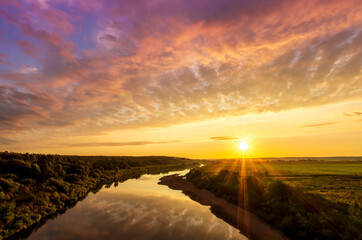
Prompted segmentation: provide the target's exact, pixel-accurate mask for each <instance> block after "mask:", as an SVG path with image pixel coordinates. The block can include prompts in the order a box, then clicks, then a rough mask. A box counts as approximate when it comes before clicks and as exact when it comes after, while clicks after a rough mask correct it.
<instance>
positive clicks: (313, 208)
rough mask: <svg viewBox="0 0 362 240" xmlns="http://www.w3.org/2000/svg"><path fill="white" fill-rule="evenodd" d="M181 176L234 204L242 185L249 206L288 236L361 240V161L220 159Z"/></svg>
mask: <svg viewBox="0 0 362 240" xmlns="http://www.w3.org/2000/svg"><path fill="white" fill-rule="evenodd" d="M187 178H188V180H189V181H191V182H192V183H193V184H194V185H195V186H197V187H199V188H205V189H207V190H210V191H212V192H213V193H215V194H216V195H217V196H219V197H222V198H224V199H226V200H228V201H230V202H232V203H235V204H240V200H241V199H240V192H242V191H241V189H243V188H244V189H247V192H248V200H247V201H248V206H249V209H250V210H251V211H252V212H254V213H255V214H256V215H257V216H259V217H260V218H262V219H263V220H264V221H267V222H269V223H270V224H271V225H274V226H275V227H277V228H279V229H280V230H282V231H283V232H285V234H286V235H287V236H289V237H290V238H291V239H305V237H306V236H311V238H310V239H362V233H361V231H360V230H358V229H360V227H361V226H362V222H361V219H362V211H361V209H362V208H361V207H362V203H361V199H362V162H361V161H284V162H283V161H241V160H223V161H219V162H216V163H215V164H212V165H208V166H205V167H202V168H199V169H195V170H193V171H191V172H190V174H188V175H187ZM243 191H245V190H243ZM280 196H284V197H280ZM244 201H245V200H244ZM313 226H314V227H313ZM335 226H342V227H339V229H338V230H334V229H335ZM321 229H322V230H321ZM333 232H334V233H333Z"/></svg>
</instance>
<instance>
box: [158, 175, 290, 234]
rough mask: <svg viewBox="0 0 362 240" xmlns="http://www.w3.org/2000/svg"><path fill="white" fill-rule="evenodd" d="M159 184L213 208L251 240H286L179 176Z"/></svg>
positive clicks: (254, 219)
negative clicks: (179, 191)
mask: <svg viewBox="0 0 362 240" xmlns="http://www.w3.org/2000/svg"><path fill="white" fill-rule="evenodd" d="M158 184H162V185H166V186H168V187H169V188H171V189H174V190H182V192H183V193H184V194H185V195H187V196H189V197H190V198H191V199H192V200H194V201H197V202H199V203H200V204H202V205H207V206H211V207H210V208H211V212H212V213H213V214H215V215H216V216H217V217H219V218H221V219H223V220H224V221H226V222H227V223H229V224H231V225H233V226H234V227H237V228H238V229H239V230H240V232H241V233H242V234H244V235H245V236H247V237H248V238H249V239H251V240H286V239H288V238H286V237H285V236H284V235H283V233H282V232H280V231H278V230H276V229H274V228H272V227H271V226H269V225H268V224H267V223H265V222H263V221H261V220H260V219H258V217H256V216H255V215H254V214H252V213H250V212H249V211H246V210H244V209H242V208H240V207H238V206H236V205H234V204H231V203H229V202H227V201H226V200H224V199H222V198H218V197H216V196H215V195H214V194H213V193H211V192H209V191H207V190H204V189H198V188H196V187H195V186H194V185H192V183H190V182H188V181H187V180H186V179H184V177H182V176H178V174H174V175H169V176H165V177H162V178H161V179H160V182H159V183H158Z"/></svg>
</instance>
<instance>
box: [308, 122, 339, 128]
mask: <svg viewBox="0 0 362 240" xmlns="http://www.w3.org/2000/svg"><path fill="white" fill-rule="evenodd" d="M333 124H337V122H326V123H317V124H309V125H303V126H301V128H306V127H321V126H326V125H333Z"/></svg>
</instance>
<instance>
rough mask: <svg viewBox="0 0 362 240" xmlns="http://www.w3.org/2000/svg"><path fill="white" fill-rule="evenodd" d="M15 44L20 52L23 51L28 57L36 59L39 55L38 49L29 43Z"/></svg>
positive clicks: (19, 42) (18, 42) (20, 42)
mask: <svg viewBox="0 0 362 240" xmlns="http://www.w3.org/2000/svg"><path fill="white" fill-rule="evenodd" d="M15 43H16V44H17V45H18V46H19V48H20V49H21V51H23V52H24V53H25V54H26V55H28V56H30V57H36V55H37V54H39V53H40V51H41V50H40V48H38V47H36V46H35V45H34V44H33V43H31V42H30V41H18V40H16V41H15Z"/></svg>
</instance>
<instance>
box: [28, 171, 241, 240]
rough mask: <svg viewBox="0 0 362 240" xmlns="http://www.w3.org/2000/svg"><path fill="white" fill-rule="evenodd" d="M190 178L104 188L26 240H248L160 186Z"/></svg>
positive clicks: (136, 181)
mask: <svg viewBox="0 0 362 240" xmlns="http://www.w3.org/2000/svg"><path fill="white" fill-rule="evenodd" d="M187 172H188V170H184V171H177V172H170V173H168V174H158V175H143V176H141V177H140V178H139V179H129V180H127V181H125V182H123V183H120V184H119V185H118V186H117V187H116V186H115V185H112V186H111V187H109V188H106V187H103V188H102V189H101V190H100V191H99V192H97V193H95V194H93V193H90V194H89V195H88V197H87V198H86V199H84V200H83V201H81V202H78V203H77V204H76V206H75V207H74V208H71V209H69V210H67V211H66V212H65V213H64V214H63V215H60V216H58V217H57V218H55V219H50V220H48V221H47V222H46V223H45V224H44V225H43V226H41V227H40V228H39V229H38V230H36V231H34V232H33V233H32V234H31V235H30V236H29V237H28V238H27V239H29V240H45V239H52V240H58V239H59V240H60V239H62V240H64V239H79V240H81V239H87V240H88V239H103V240H106V239H130V240H131V239H158V240H163V239H165V240H166V239H171V238H172V239H173V240H177V239H190V240H192V239H197V240H201V239H213V240H218V239H220V240H225V239H230V240H234V239H247V238H246V237H245V236H243V235H242V234H240V232H239V231H238V230H237V229H236V228H234V227H232V226H230V225H229V224H227V223H226V222H224V221H223V220H221V219H219V218H217V217H216V216H215V215H214V214H212V213H211V211H210V207H208V206H203V205H200V204H199V203H197V202H195V201H193V200H191V199H190V198H189V197H188V196H185V195H184V194H183V193H181V191H175V190H172V189H169V188H168V187H167V186H163V185H158V184H157V183H158V182H159V179H160V178H161V177H163V176H166V175H170V174H176V173H177V174H180V175H183V174H186V173H187Z"/></svg>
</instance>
